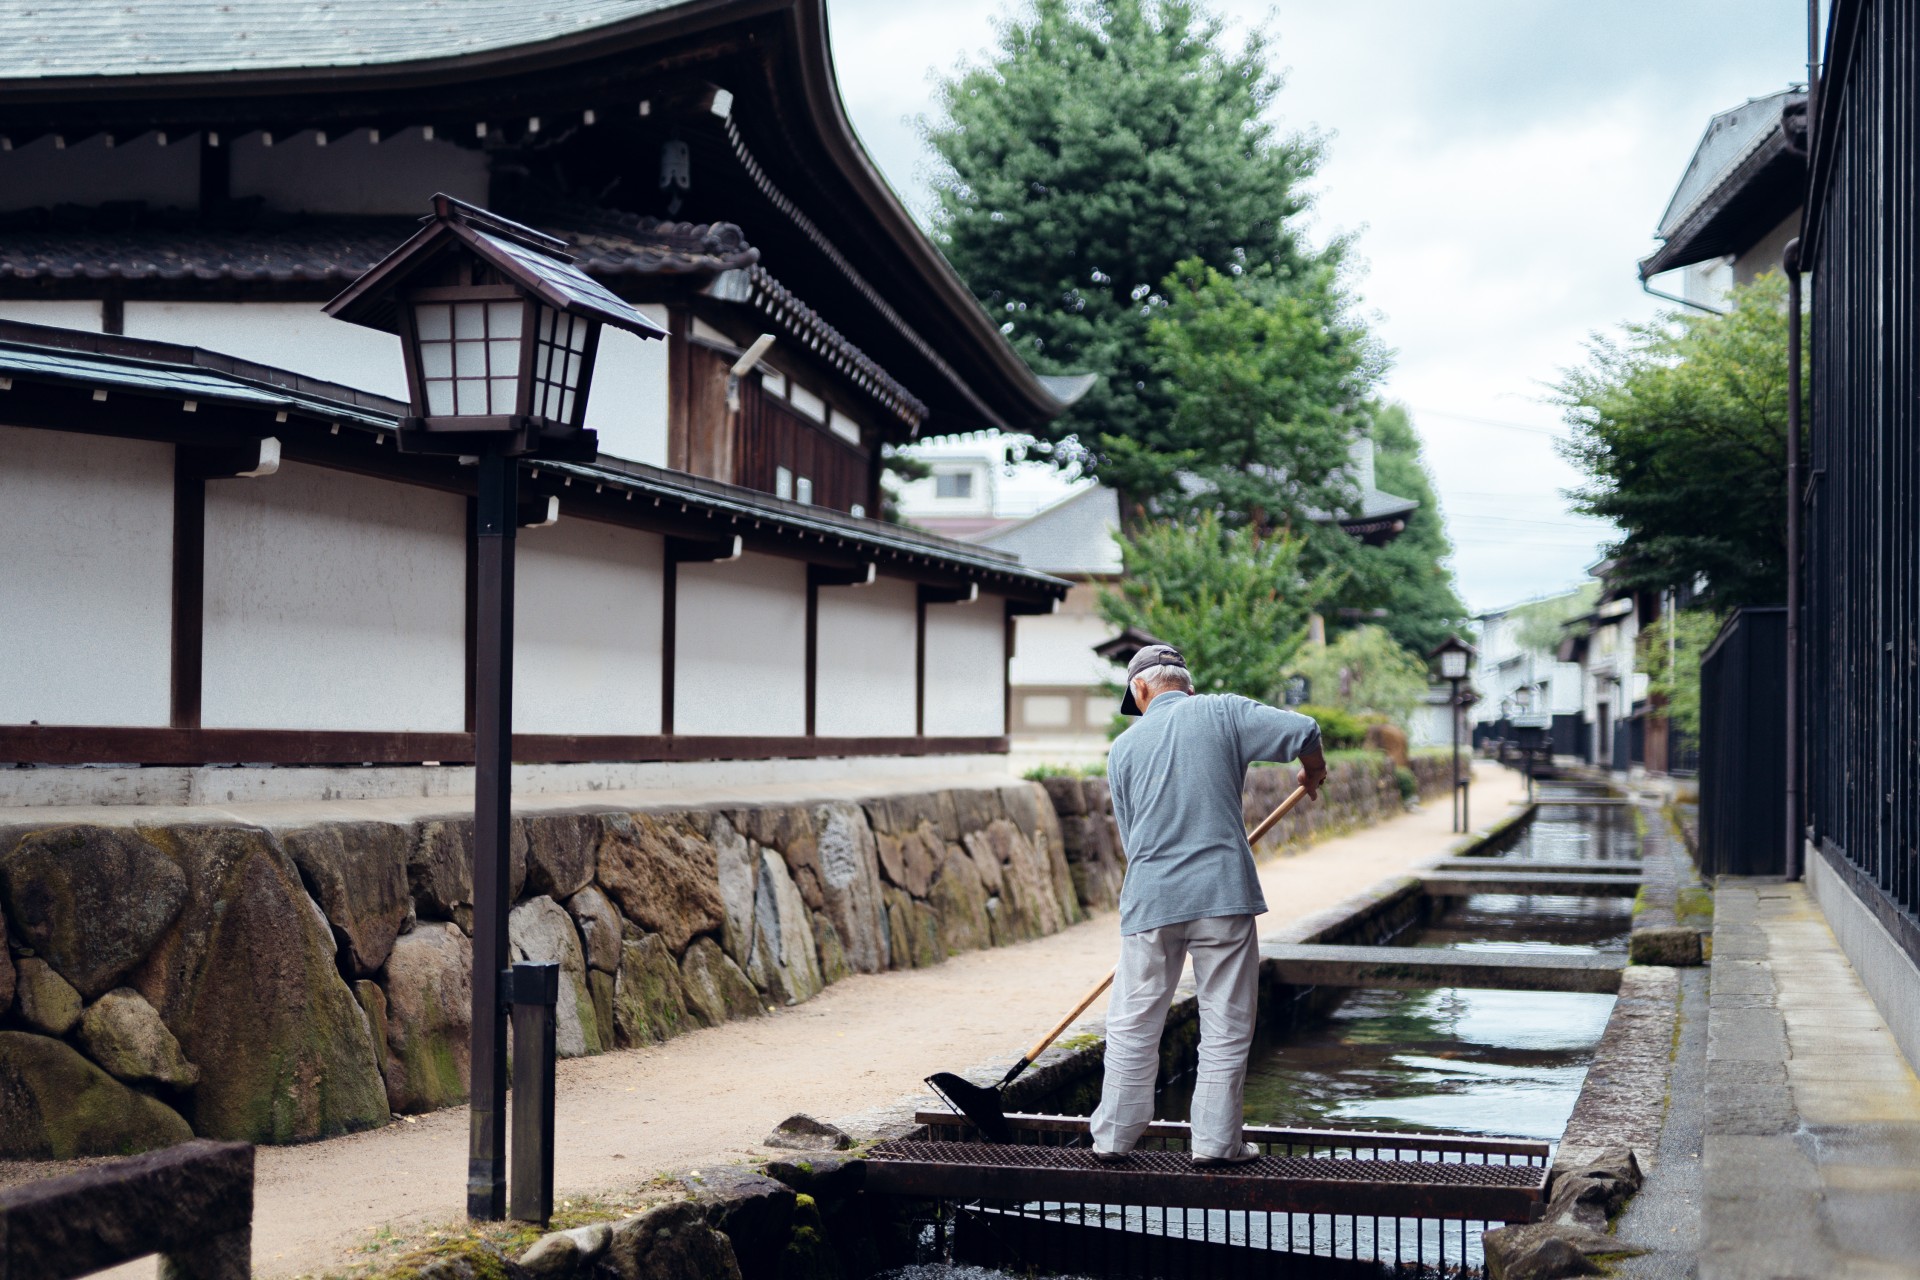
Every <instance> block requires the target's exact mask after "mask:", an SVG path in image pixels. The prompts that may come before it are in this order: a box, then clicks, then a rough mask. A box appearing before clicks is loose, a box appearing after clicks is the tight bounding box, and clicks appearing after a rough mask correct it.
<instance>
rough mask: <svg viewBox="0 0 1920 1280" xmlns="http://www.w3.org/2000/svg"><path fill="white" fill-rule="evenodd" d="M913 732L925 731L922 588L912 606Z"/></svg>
mask: <svg viewBox="0 0 1920 1280" xmlns="http://www.w3.org/2000/svg"><path fill="white" fill-rule="evenodd" d="M913 732H914V734H915V735H916V736H919V737H924V736H926V732H927V594H926V589H925V588H922V589H921V590H920V592H919V594H918V596H917V597H916V599H915V600H914V606H913Z"/></svg>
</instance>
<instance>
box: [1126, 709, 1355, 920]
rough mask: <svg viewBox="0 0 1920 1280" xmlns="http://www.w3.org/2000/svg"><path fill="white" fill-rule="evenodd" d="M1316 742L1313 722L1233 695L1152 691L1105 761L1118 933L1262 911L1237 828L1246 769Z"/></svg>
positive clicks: (1263, 902)
mask: <svg viewBox="0 0 1920 1280" xmlns="http://www.w3.org/2000/svg"><path fill="white" fill-rule="evenodd" d="M1319 745H1320V726H1319V725H1317V724H1315V723H1314V722H1313V720H1312V718H1311V717H1308V716H1303V715H1301V714H1299V713H1298V712H1295V711H1282V710H1280V709H1279V708H1277V707H1269V706H1265V705H1263V704H1261V703H1258V702H1255V701H1254V700H1253V699H1251V698H1243V697H1241V696H1239V695H1238V694H1232V693H1205V694H1187V693H1178V692H1174V691H1172V690H1169V691H1167V692H1165V693H1160V694H1156V695H1155V696H1154V699H1153V701H1151V702H1149V703H1148V704H1147V709H1146V713H1145V714H1144V715H1142V716H1141V717H1140V723H1138V724H1136V725H1134V726H1133V727H1132V728H1131V729H1128V730H1127V731H1126V732H1125V733H1123V734H1121V735H1120V737H1119V738H1118V740H1116V741H1115V742H1114V744H1113V750H1112V752H1110V753H1109V754H1108V756H1107V781H1108V783H1109V785H1110V786H1111V788H1112V791H1113V816H1114V817H1115V819H1117V820H1118V822H1119V824H1120V844H1121V847H1122V848H1124V849H1125V850H1126V853H1127V878H1126V881H1125V882H1124V883H1123V884H1122V886H1121V889H1120V932H1121V933H1141V932H1144V931H1145V930H1148V929H1158V928H1160V927H1162V926H1163V925H1170V924H1180V923H1182V922H1183V921H1187V920H1204V919H1206V918H1208V917H1210V916H1239V915H1259V914H1260V913H1261V912H1263V911H1265V910H1266V909H1267V901H1266V899H1265V898H1264V897H1262V896H1261V894H1260V877H1259V874H1258V873H1257V872H1256V871H1255V870H1254V866H1253V850H1252V849H1250V848H1249V847H1248V846H1247V831H1246V828H1245V827H1244V826H1242V825H1241V793H1242V791H1243V790H1244V789H1245V786H1246V779H1247V766H1248V765H1249V764H1252V763H1253V762H1254V761H1256V760H1274V761H1285V760H1292V759H1295V758H1296V757H1298V756H1299V755H1300V753H1301V752H1303V751H1311V750H1313V749H1314V748H1316V747H1318V746H1319Z"/></svg>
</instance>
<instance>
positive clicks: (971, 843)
mask: <svg viewBox="0 0 1920 1280" xmlns="http://www.w3.org/2000/svg"><path fill="white" fill-rule="evenodd" d="M966 844H967V850H968V852H970V853H971V854H972V855H973V860H974V865H975V866H981V865H983V864H985V865H991V866H997V867H998V869H999V873H1000V879H1001V891H1000V895H999V896H1000V899H1001V907H1002V909H1001V910H1000V911H999V912H997V913H996V914H995V916H994V941H995V942H996V943H1002V944H1004V943H1007V942H1019V941H1024V940H1026V939H1028V938H1039V937H1044V936H1045V935H1047V934H1050V933H1058V932H1059V931H1060V930H1061V929H1062V928H1064V927H1065V926H1066V924H1067V923H1068V920H1067V916H1066V913H1065V911H1064V909H1063V908H1062V905H1061V901H1060V895H1059V893H1058V891H1057V890H1056V888H1055V885H1054V879H1053V867H1052V865H1051V863H1050V860H1049V858H1048V856H1047V853H1046V851H1044V850H1038V849H1035V848H1034V846H1033V844H1032V843H1031V842H1030V841H1029V840H1028V839H1027V837H1026V835H1025V834H1024V833H1022V832H1021V830H1020V828H1018V827H1016V826H1015V825H1014V824H1013V823H1012V822H1009V821H1008V820H1007V819H1005V818H995V819H994V820H993V821H992V822H990V823H988V824H987V825H986V827H985V828H983V829H981V830H979V831H975V832H971V833H969V834H968V836H967V840H966ZM1063 865H1064V863H1063ZM1069 885H1071V881H1069ZM1069 892H1071V889H1070V888H1069Z"/></svg>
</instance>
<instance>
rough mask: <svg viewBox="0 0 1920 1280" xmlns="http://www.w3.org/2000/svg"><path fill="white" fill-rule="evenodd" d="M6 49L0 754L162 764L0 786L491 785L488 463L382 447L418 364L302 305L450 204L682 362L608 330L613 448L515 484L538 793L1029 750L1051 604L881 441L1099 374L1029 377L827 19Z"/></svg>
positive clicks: (427, 9) (221, 11) (600, 429)
mask: <svg viewBox="0 0 1920 1280" xmlns="http://www.w3.org/2000/svg"><path fill="white" fill-rule="evenodd" d="M0 35H4V37H5V39H4V43H3V44H0V539H4V541H5V544H6V545H7V547H8V548H9V554H8V555H7V557H6V558H5V561H4V563H0V613H4V615H5V616H7V617H8V619H9V628H10V631H11V634H12V638H13V645H14V661H13V662H11V663H9V664H8V673H7V674H5V675H0V760H5V761H9V762H14V763H17V764H31V765H53V766H71V765H99V764H106V763H116V762H118V763H125V762H137V763H138V764H140V765H143V766H150V767H149V768H146V769H130V770H119V771H112V770H109V771H104V772H102V771H98V770H95V771H92V772H91V773H86V774H82V773H78V772H76V771H74V770H71V769H68V770H64V771H56V770H47V769H36V770H12V771H9V776H10V778H11V779H12V781H11V782H10V783H9V785H8V789H7V790H6V791H5V792H0V803H4V802H7V801H9V800H11V801H12V802H14V803H21V802H32V801H34V800H42V801H53V800H73V799H100V798H108V799H113V798H136V797H137V798H154V797H155V796H156V795H158V794H159V792H160V791H165V792H166V794H169V795H186V794H201V792H198V791H193V788H195V787H200V788H203V789H204V788H205V787H207V786H213V785H214V784H213V783H210V782H208V778H210V777H211V776H212V775H210V774H208V773H207V772H206V770H205V769H204V768H203V766H215V765H234V764H240V763H243V762H244V763H248V764H256V765H287V764H308V765H354V766H360V765H367V764H372V765H378V766H417V765H419V764H421V763H425V762H435V763H445V764H452V763H456V762H459V761H461V760H462V759H465V758H470V757H469V756H467V755H465V754H463V753H466V752H469V751H470V749H471V748H470V730H471V720H472V699H471V693H470V691H469V689H468V687H467V681H468V676H467V674H466V673H467V671H468V669H469V666H470V664H469V662H468V660H467V659H468V653H469V646H470V644H471V639H470V637H471V634H472V623H471V621H470V619H471V612H472V604H471V598H472V590H471V586H470V571H469V563H470V561H469V553H468V551H467V544H468V541H469V540H468V538H467V524H468V520H469V518H470V517H469V509H470V502H471V494H472V489H473V485H472V480H471V470H472V469H471V468H463V467H461V466H460V465H459V463H458V462H457V461H456V460H454V459H451V458H433V457H424V456H418V455H410V454H406V453H402V452H400V451H398V450H397V449H396V447H395V446H396V443H397V440H396V438H395V434H394V432H395V426H396V422H397V419H398V417H399V416H400V415H401V414H402V413H403V412H404V409H405V406H404V405H403V404H402V403H400V401H399V399H398V397H401V396H403V395H404V394H405V390H404V389H405V381H404V376H403V364H402V358H401V349H400V343H399V341H398V340H397V339H395V338H393V337H391V336H389V335H387V334H384V333H380V332H376V331H372V330H368V329H363V328H358V327H355V326H351V325H348V324H345V323H343V322H341V321H337V320H333V319H330V318H329V317H328V316H326V315H325V314H324V313H323V312H322V310H321V307H322V305H323V304H324V303H326V302H327V301H328V300H329V299H330V298H332V297H333V296H334V295H336V294H337V293H339V292H340V290H341V289H343V288H344V287H345V286H346V285H347V284H348V283H349V282H351V281H352V280H354V279H355V278H356V277H358V276H359V275H360V274H361V273H362V272H364V271H366V270H367V269H368V268H369V267H371V266H372V265H373V264H374V263H375V262H376V261H378V260H379V259H380V258H382V257H383V256H384V255H386V254H387V253H388V252H390V251H391V250H393V249H394V248H395V247H396V246H398V245H399V244H400V243H401V242H402V241H404V240H405V239H406V238H407V237H408V236H409V235H410V234H411V233H412V231H413V230H414V229H415V226H416V225H417V222H418V220H419V218H420V217H421V216H422V215H423V214H425V213H426V212H427V211H428V208H429V204H430V200H431V197H432V196H433V195H434V194H435V193H437V192H444V193H446V194H448V195H451V196H453V197H456V198H457V199H459V200H463V201H466V202H468V203H470V204H473V205H476V206H484V207H486V208H488V209H491V210H493V211H494V212H496V213H498V214H500V215H502V216H504V217H508V218H512V219H515V220H517V221H518V222H521V223H524V224H526V225H528V226H530V227H533V228H537V229H538V230H539V231H541V232H545V233H547V234H549V235H552V236H556V237H558V238H560V239H561V240H564V241H566V242H567V243H568V244H569V245H570V246H571V247H570V250H569V252H570V253H571V254H572V255H573V256H574V257H575V258H576V259H577V263H578V265H579V266H580V267H582V268H583V269H584V270H585V271H586V272H588V273H589V274H590V275H591V276H592V277H593V278H594V279H595V280H597V281H598V282H600V283H601V284H602V285H604V286H605V287H606V288H608V289H609V290H611V291H612V292H613V293H615V294H617V295H618V296H619V297H620V298H622V299H624V300H626V301H628V302H630V303H633V304H635V305H636V306H637V307H638V308H639V309H640V310H641V312H642V313H643V314H644V315H646V316H647V317H648V318H650V319H652V320H653V321H654V322H655V323H657V324H658V325H659V326H660V327H661V328H663V329H665V330H666V331H667V333H668V334H669V337H668V338H667V340H666V341H664V342H647V341H643V340H642V339H640V338H639V337H636V336H633V335H629V334H624V333H615V332H612V331H609V332H608V333H607V334H606V335H605V338H604V340H603V342H602V343H601V346H600V349H599V353H598V358H597V360H596V361H594V362H593V364H592V368H591V398H590V400H589V405H588V410H587V416H586V424H585V425H586V427H587V428H589V429H591V430H592V431H594V432H596V433H597V438H598V449H599V455H598V457H597V459H595V460H591V461H588V460H581V461H575V462H565V463H554V462H538V461H534V462H529V463H528V464H527V466H526V469H525V471H524V474H523V481H522V492H523V495H525V497H524V499H523V508H524V512H525V516H524V521H525V523H526V524H527V525H529V526H545V525H547V524H549V523H551V517H552V516H553V514H554V513H555V512H556V510H557V514H558V521H557V523H552V525H551V527H537V528H528V529H527V530H526V531H525V532H523V534H522V537H521V540H520V542H521V571H520V574H521V581H520V617H519V632H518V640H517V646H518V657H517V663H516V668H517V672H518V688H517V692H516V705H515V716H516V726H517V728H518V730H519V731H520V738H519V751H518V755H519V757H520V758H521V759H523V760H525V761H527V762H529V763H530V764H539V763H546V764H554V765H565V766H568V769H570V770H571V772H567V771H565V770H563V771H560V773H556V774H555V775H554V776H555V777H560V776H561V773H564V779H563V780H562V781H559V782H555V783H554V784H553V785H555V786H556V787H558V786H570V785H574V784H581V785H585V784H587V783H588V782H589V781H590V782H591V784H592V785H617V784H619V783H620V782H621V781H623V780H630V779H632V778H633V777H636V776H639V775H638V774H637V773H636V772H635V770H636V769H640V768H642V767H643V766H644V767H645V768H653V767H655V766H658V765H661V764H663V763H668V762H685V761H695V760H712V761H729V760H743V759H755V760H768V759H795V758H808V757H812V758H823V757H830V758H835V759H843V760H861V761H865V762H867V763H868V764H869V765H870V764H872V762H874V761H880V760H885V759H897V758H901V757H906V756H916V755H925V754H929V753H932V754H940V755H944V756H948V757H951V758H952V760H951V763H953V764H954V765H955V766H956V767H959V766H961V765H962V764H963V763H964V762H968V761H980V760H982V758H983V757H989V756H992V755H994V754H995V753H997V752H1001V751H1004V750H1005V739H1006V732H1007V718H1006V717H1007V701H1008V697H1009V693H1008V685H1007V669H1008V660H1009V650H1010V638H1011V636H1012V630H1013V628H1012V620H1013V618H1014V617H1016V616H1017V615H1020V614H1023V613H1029V612H1046V611H1049V610H1050V609H1051V608H1052V607H1053V606H1054V604H1055V602H1056V601H1057V600H1058V599H1060V598H1061V597H1062V596H1063V595H1064V594H1065V592H1066V589H1067V584H1066V583H1064V582H1061V581H1059V580H1058V579H1055V578H1053V577H1051V576H1049V575H1047V574H1046V573H1043V572H1039V571H1036V570H1034V569H1032V568H1029V567H1026V566H1023V565H1021V564H1020V563H1019V562H1018V561H1017V560H1016V559H1015V558H1014V557H1013V556H1012V555H1010V554H1007V553H1004V552H998V551H995V550H992V549H990V548H985V547H980V546H970V545H967V544H964V543H957V542H954V541H950V540H948V539H945V538H941V537H938V536H934V535H931V534H927V533H923V532H918V531H913V530H909V529H905V528H902V527H900V526H897V525H890V524H885V523H882V522H880V521H879V520H878V519H876V517H877V515H878V514H879V510H880V480H881V472H882V458H883V451H884V450H886V449H888V448H889V447H893V446H899V445H903V444H906V443H908V442H910V441H912V440H913V439H915V438H917V437H919V436H922V435H928V434H936V433H937V434H943V435H944V434H951V433H956V432H964V431H973V430H980V429H989V428H991V429H1006V430H1014V431H1020V430H1031V429H1033V428H1036V427H1038V426H1040V425H1041V424H1042V423H1044V422H1045V421H1046V420H1048V419H1049V418H1051V417H1052V416H1054V415H1056V414H1058V413H1059V412H1060V411H1061V410H1062V409H1063V408H1064V407H1065V405H1066V404H1067V403H1068V402H1070V400H1071V399H1072V397H1073V396H1074V395H1076V394H1078V392H1079V391H1081V390H1083V389H1084V385H1083V384H1082V383H1080V382H1076V381H1075V380H1072V379H1052V378H1041V377H1036V376H1035V375H1034V374H1032V373H1031V372H1030V371H1029V370H1028V369H1027V368H1026V366H1025V365H1024V364H1023V363H1022V362H1021V360H1020V359H1019V357H1018V356H1017V355H1016V354H1015V353H1014V352H1013V351H1012V349H1011V348H1010V347H1009V346H1008V345H1007V343H1006V342H1005V341H1004V340H1003V338H1002V337H1001V335H1000V333H999V332H998V330H997V329H996V328H995V326H994V325H993V324H992V323H991V321H990V320H989V319H988V317H987V316H986V315H985V313H984V312H983V311H982V310H981V309H980V307H979V306H978V304H977V303H976V302H975V301H974V299H973V297H972V296H971V295H970V294H969V293H968V291H967V290H966V288H965V286H964V285H963V283H962V282H961V281H960V280H959V278H958V277H957V276H955V274H954V273H953V271H952V270H951V269H950V268H949V267H948V266H947V264H946V262H945V261H944V260H943V259H942V258H941V256H940V255H939V253H938V251H937V250H936V249H935V247H934V246H933V245H932V243H931V242H930V241H929V240H928V239H927V238H926V236H925V235H924V234H923V233H921V231H920V230H919V229H918V228H917V227H916V226H915V225H914V223H913V222H912V220H911V218H910V217H909V216H908V214H907V213H906V211H905V210H904V209H903V208H902V206H901V205H900V203H899V201H898V200H897V199H896V197H895V196H894V195H893V193H892V192H891V191H890V190H889V189H888V188H887V186H886V184H885V183H884V181H882V179H881V178H880V177H879V175H878V174H877V173H876V172H875V170H874V168H873V166H872V164H871V162H870V161H869V160H868V159H867V157H866V155H865V153H864V152H863V151H862V149H861V147H860V145H859V143H858V141H857V139H856V138H855V137H854V135H853V132H852V129H851V127H850V126H849V124H848V121H847V119H846V116H845V113H844V111H843V109H842V106H841V103H840V100H839V97H838V92H837V89H836V87H835V82H834V73H833V67H832V64H831V61H830V59H829V55H828V44H827V28H826V14H825V9H824V5H823V4H822V3H821V2H820V0H791V2H788V3H771V4H769V3H751V4H742V3H725V2H718V0H685V2H683V3H664V2H662V0H572V2H571V3H564V2H563V3H553V4H547V5H543V6H539V7H537V8H529V7H528V6H525V5H519V4H513V3H508V2H506V0H465V2H463V3H462V4H460V5H459V6H457V8H456V7H452V6H446V5H443V4H429V3H417V2H410V0H397V2H396V0H385V2H383V3H373V2H372V0H346V2H344V3H336V4H333V5H330V6H327V7H325V8H324V9H323V10H315V9H313V8H312V7H310V6H305V5H296V4H288V3H276V2H273V0H253V2H250V3H249V2H240V3H233V4H226V5H219V6H213V5H114V6H102V5H94V4H84V5H76V6H71V7H68V8H65V9H40V10H36V11H35V12H33V13H32V14H26V13H19V12H16V13H14V14H12V15H10V16H0ZM763 335H770V336H771V345H770V346H767V345H765V344H763V343H760V342H759V340H760V339H761V338H762V337H763ZM757 344H758V345H757ZM749 348H754V349H755V350H756V351H757V352H758V358H757V359H754V358H751V357H750V356H749V354H748V352H749ZM555 500H557V508H556V506H555V505H554V501H555ZM589 766H591V767H589ZM168 769H171V770H174V772H171V773H167V772H165V771H166V770H168ZM196 770H198V772H197V773H196V772H195V771H196ZM595 770H597V772H595ZM375 772H376V773H378V772H379V771H378V770H376V771H375ZM163 774H164V776H165V777H166V778H168V779H171V780H172V781H168V782H166V783H164V784H161V783H158V782H156V779H157V778H160V777H161V776H163ZM421 774H422V771H420V770H418V769H412V770H411V771H410V772H406V771H402V772H400V773H395V772H394V771H392V770H389V771H387V773H386V774H382V775H381V776H382V777H385V778H386V779H387V781H386V782H384V783H377V784H376V783H374V782H362V781H355V782H352V783H350V784H341V785H348V786H350V787H361V788H363V789H366V790H371V791H377V790H379V787H380V786H393V787H400V788H403V789H405V788H412V787H415V786H420V785H428V786H431V785H439V784H433V783H422V782H421V781H420V780H419V779H420V776H421ZM222 776H223V777H225V776H227V775H222ZM231 776H232V777H234V778H240V777H242V776H244V777H246V778H248V779H251V781H249V782H247V783H246V786H251V787H255V788H256V792H250V793H249V794H253V793H258V794H280V790H276V788H279V789H285V788H286V787H288V786H290V785H293V784H289V783H287V782H286V780H285V778H284V777H282V778H280V779H279V780H278V781H274V780H267V781H261V780H260V779H262V778H266V777H268V774H267V773H266V772H263V771H258V770H256V771H253V772H251V773H249V772H247V771H244V770H243V771H241V773H239V774H233V775H231ZM355 776H356V777H357V778H368V777H371V776H372V775H370V774H365V773H364V772H363V773H361V774H357V775H355ZM109 779H111V780H109ZM190 779H198V781H192V780H190ZM527 781H528V782H529V785H532V784H533V775H532V774H529V776H528V780H527ZM176 784H177V785H176ZM219 785H220V786H223V787H225V788H226V789H225V791H221V792H220V793H219V794H220V795H223V796H225V797H226V798H241V796H240V795H238V794H229V793H231V792H233V791H234V787H235V786H238V785H239V784H237V783H236V784H233V785H228V784H227V783H225V782H222V783H220V784H219ZM327 785H330V786H331V785H333V784H331V783H330V784H327ZM156 787H158V788H159V791H156ZM183 787H184V788H186V790H184V791H183V790H180V789H179V788H183ZM169 788H171V790H169ZM216 790H217V788H216ZM242 790H244V787H243V788H242ZM206 794H208V795H212V794H213V793H212V792H207V793H206Z"/></svg>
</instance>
